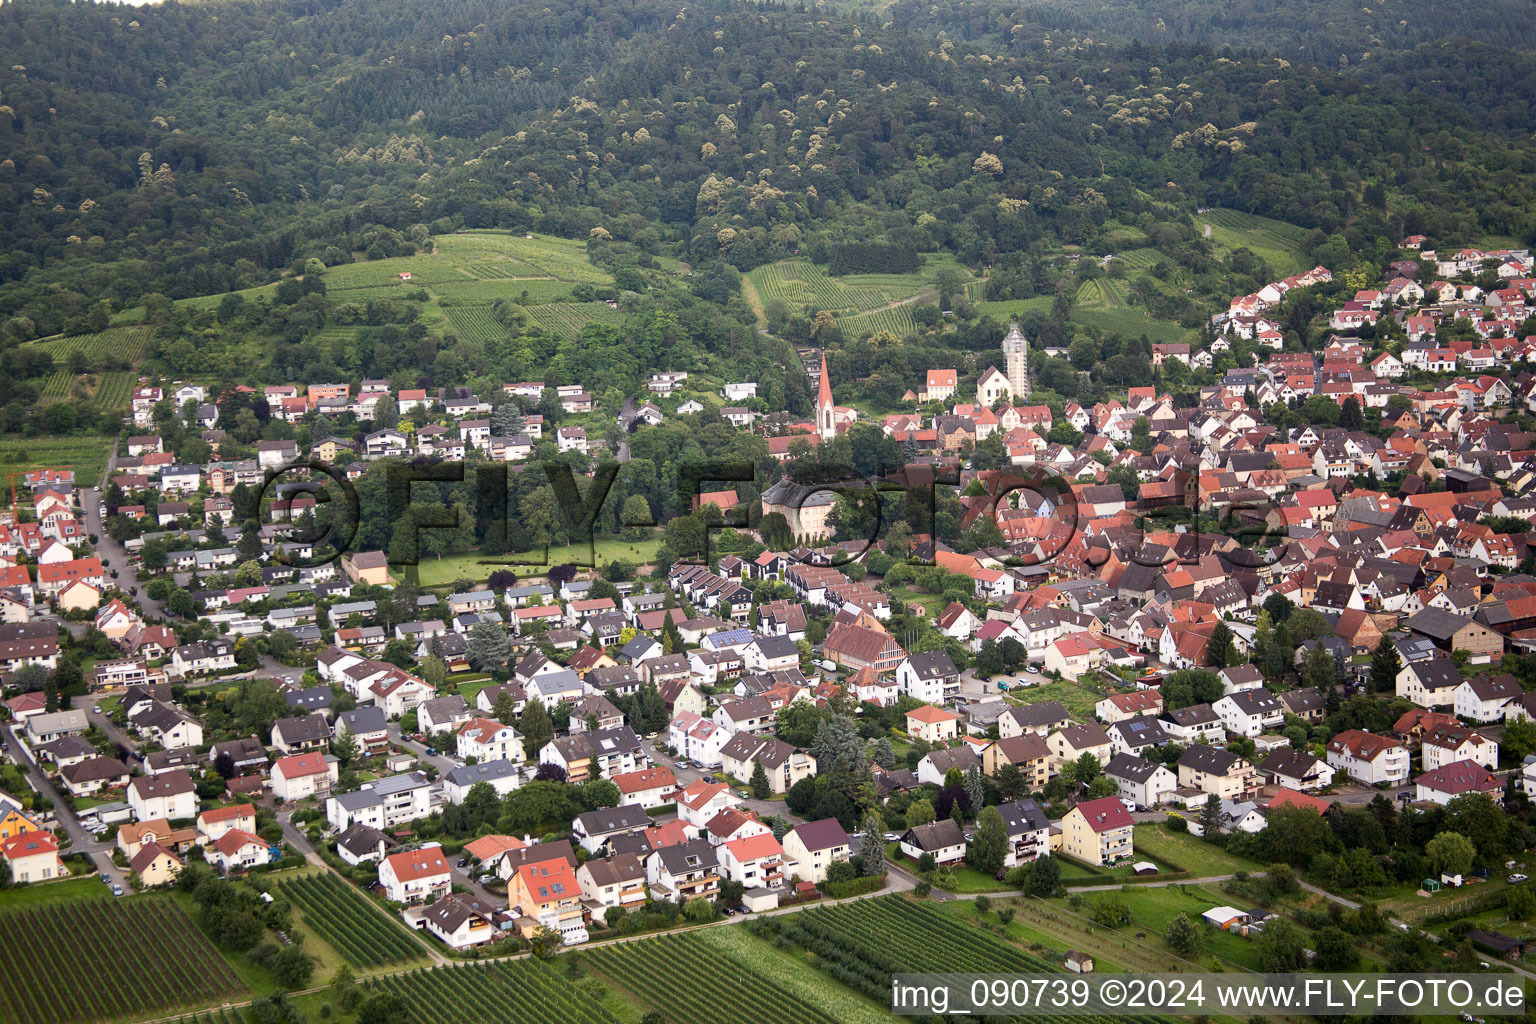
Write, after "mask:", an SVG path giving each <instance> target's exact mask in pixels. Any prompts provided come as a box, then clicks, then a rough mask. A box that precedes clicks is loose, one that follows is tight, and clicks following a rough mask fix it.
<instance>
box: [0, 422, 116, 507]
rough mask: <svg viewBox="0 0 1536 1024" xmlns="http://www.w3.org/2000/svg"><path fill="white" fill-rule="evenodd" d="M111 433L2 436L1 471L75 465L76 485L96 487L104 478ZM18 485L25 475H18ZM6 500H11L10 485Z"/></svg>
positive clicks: (63, 467)
mask: <svg viewBox="0 0 1536 1024" xmlns="http://www.w3.org/2000/svg"><path fill="white" fill-rule="evenodd" d="M112 444H113V439H112V438H110V437H98V436H85V437H32V438H26V437H5V438H0V474H3V475H4V476H6V477H7V478H9V477H10V476H11V474H20V473H26V472H30V471H32V470H35V469H73V470H74V471H75V486H77V487H92V486H95V484H96V483H97V482H99V481H100V480H101V475H102V472H103V471H104V470H105V469H106V468H107V456H108V454H110V452H111V449H112ZM15 483H16V485H17V487H20V486H21V477H20V476H17V477H16V478H15ZM4 498H5V500H7V501H8V500H10V489H9V487H7V488H6V493H5V495H4Z"/></svg>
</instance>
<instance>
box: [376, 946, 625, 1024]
mask: <svg viewBox="0 0 1536 1024" xmlns="http://www.w3.org/2000/svg"><path fill="white" fill-rule="evenodd" d="M366 988H367V991H368V992H369V993H374V992H393V993H396V994H397V995H399V996H401V997H402V998H403V999H404V1000H405V1003H406V1006H407V1008H408V1010H407V1012H408V1013H409V1017H408V1018H407V1019H408V1020H409V1021H410V1024H439V1022H441V1021H452V1022H453V1024H549V1022H551V1021H559V1022H560V1024H612V1020H613V1018H611V1017H610V1016H609V1015H608V1014H607V1013H606V1012H605V1011H604V1010H603V1008H602V1007H601V1006H599V1005H598V1004H597V1003H595V1002H594V1001H593V1000H591V999H590V998H588V997H587V996H586V995H585V994H584V993H582V992H581V991H580V990H578V989H577V988H576V987H575V986H574V985H572V984H571V983H570V982H568V981H566V980H565V979H564V978H562V977H560V976H559V975H558V974H557V973H555V970H554V969H553V968H551V967H549V966H548V965H547V964H545V963H544V962H543V961H542V960H538V959H534V958H528V959H524V960H501V961H497V962H495V963H492V964H487V965H484V966H481V965H475V966H465V967H437V968H432V969H429V970H419V971H410V972H407V973H405V974H394V975H389V976H388V977H383V978H376V979H374V980H372V981H369V982H367V984H366Z"/></svg>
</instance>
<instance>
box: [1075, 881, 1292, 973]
mask: <svg viewBox="0 0 1536 1024" xmlns="http://www.w3.org/2000/svg"><path fill="white" fill-rule="evenodd" d="M1084 895H1085V902H1084V903H1083V906H1082V908H1081V909H1080V910H1078V911H1073V910H1072V909H1071V907H1070V906H1068V904H1067V901H1066V900H1052V901H1050V902H1051V905H1052V906H1053V907H1054V908H1056V910H1057V911H1058V912H1059V913H1062V915H1063V916H1064V917H1067V918H1068V919H1069V920H1070V919H1071V917H1072V915H1074V914H1076V915H1077V916H1078V917H1080V918H1083V919H1087V918H1088V916H1089V913H1090V911H1091V910H1092V907H1093V900H1094V897H1095V895H1097V894H1094V893H1086V894H1084ZM1111 895H1113V896H1115V897H1117V898H1119V899H1121V900H1123V901H1124V902H1125V906H1126V909H1127V911H1128V912H1129V913H1130V918H1131V922H1130V924H1128V925H1125V926H1123V927H1121V928H1118V929H1115V931H1116V932H1118V933H1119V934H1122V935H1134V934H1136V933H1137V932H1142V933H1145V934H1146V935H1147V941H1148V942H1150V943H1152V944H1153V945H1161V944H1162V933H1163V930H1164V929H1165V928H1167V927H1168V922H1170V921H1172V920H1173V919H1174V918H1175V917H1177V916H1178V915H1179V914H1181V913H1183V914H1188V915H1189V918H1190V920H1191V921H1194V922H1195V923H1196V924H1198V925H1199V926H1200V927H1201V928H1202V929H1204V935H1205V953H1204V954H1202V955H1201V956H1199V957H1193V958H1191V959H1194V960H1195V961H1196V962H1197V963H1201V964H1209V963H1210V961H1211V958H1212V957H1219V958H1220V959H1221V960H1223V961H1226V962H1227V963H1228V964H1236V965H1238V966H1240V967H1245V968H1247V969H1249V970H1253V971H1257V970H1261V969H1262V967H1263V964H1262V962H1261V961H1260V959H1259V949H1258V942H1257V940H1256V939H1249V938H1244V937H1242V936H1240V935H1233V934H1231V933H1230V932H1223V931H1219V930H1217V929H1214V928H1210V927H1208V926H1206V925H1205V923H1204V922H1203V921H1201V919H1200V915H1201V914H1203V913H1205V912H1206V911H1207V910H1210V909H1211V908H1212V907H1220V906H1232V905H1233V897H1231V896H1228V895H1226V894H1224V893H1222V892H1220V891H1219V890H1218V889H1216V888H1215V887H1209V886H1203V885H1166V886H1159V887H1157V888H1147V887H1145V886H1143V887H1141V888H1137V887H1135V886H1131V887H1128V888H1126V889H1124V890H1123V891H1120V892H1116V893H1113V894H1111ZM1303 934H1305V931H1303Z"/></svg>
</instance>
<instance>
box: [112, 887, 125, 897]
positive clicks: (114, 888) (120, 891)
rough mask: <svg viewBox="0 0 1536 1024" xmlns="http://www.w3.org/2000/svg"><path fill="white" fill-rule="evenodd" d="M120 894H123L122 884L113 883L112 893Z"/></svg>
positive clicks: (114, 894)
mask: <svg viewBox="0 0 1536 1024" xmlns="http://www.w3.org/2000/svg"><path fill="white" fill-rule="evenodd" d="M122 894H123V887H122V886H120V885H114V886H113V887H112V895H113V896H121V895H122Z"/></svg>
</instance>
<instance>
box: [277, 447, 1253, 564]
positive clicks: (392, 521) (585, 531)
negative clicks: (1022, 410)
mask: <svg viewBox="0 0 1536 1024" xmlns="http://www.w3.org/2000/svg"><path fill="white" fill-rule="evenodd" d="M620 470H621V466H620V465H618V464H616V463H606V464H604V465H601V466H599V467H598V468H597V469H596V470H595V471H594V472H593V474H592V475H591V476H590V477H589V478H587V479H586V481H585V484H584V486H583V485H582V484H581V483H578V480H577V475H576V473H575V472H574V471H573V470H572V468H571V466H570V465H569V464H567V463H564V462H544V463H539V464H536V465H534V466H526V467H524V468H523V469H522V471H523V472H541V473H542V474H543V476H544V478H545V480H546V482H547V483H548V485H549V488H550V491H551V492H552V494H553V497H554V505H555V508H556V510H557V514H558V517H559V522H560V526H561V528H562V532H563V533H564V535H565V536H566V537H568V538H569V540H570V543H569V545H568V546H567V553H565V554H564V555H563V556H562V561H563V562H564V563H567V564H572V565H576V566H579V567H590V568H595V567H597V566H598V564H599V560H598V557H597V551H598V544H597V542H598V535H599V530H598V521H599V517H600V515H601V513H602V511H603V509H604V506H605V503H606V502H607V501H608V499H609V497H610V495H611V493H612V491H613V486H614V483H615V481H616V480H617V479H618V475H619V472H620ZM377 471H382V472H383V473H384V483H385V486H384V503H383V504H384V508H383V509H382V512H383V515H384V517H385V521H386V523H387V526H386V528H385V530H383V531H382V534H383V542H382V546H383V547H384V548H385V549H386V550H387V551H388V553H389V561H390V562H391V563H392V564H394V565H397V566H414V565H418V564H419V563H420V561H421V550H422V543H421V542H422V538H423V535H424V534H425V533H426V532H427V531H433V530H443V531H456V530H459V529H460V526H461V522H460V512H459V509H458V507H457V506H453V507H449V506H445V505H444V504H443V503H442V502H440V501H437V500H432V501H421V500H417V494H418V485H420V486H421V489H422V490H426V489H427V488H431V487H434V486H440V485H452V484H459V485H462V484H465V483H471V484H472V491H473V495H474V517H475V520H474V525H475V526H476V528H477V531H478V535H479V546H480V548H481V549H482V550H486V551H506V550H507V548H508V547H509V546H511V541H512V535H511V529H510V527H511V526H512V524H513V523H514V521H515V513H514V511H513V508H512V502H511V500H510V494H511V490H510V482H511V475H512V467H511V466H509V465H507V464H504V463H484V462H477V463H467V462H415V463H404V462H397V461H393V460H391V461H387V462H384V463H382V464H380V465H379V466H377V467H376V468H374V469H372V470H370V472H377ZM1207 471H1208V470H1207V468H1206V466H1205V464H1204V462H1201V463H1199V464H1198V466H1197V468H1196V469H1194V470H1192V471H1188V472H1185V471H1180V473H1179V474H1178V475H1177V477H1176V479H1177V481H1178V483H1179V486H1180V491H1181V497H1180V499H1179V500H1178V501H1177V502H1176V503H1173V504H1170V505H1165V506H1162V507H1157V508H1139V509H1137V510H1136V512H1135V514H1134V516H1133V518H1132V521H1131V524H1130V525H1128V526H1124V525H1123V524H1122V528H1121V531H1120V532H1121V534H1122V537H1123V536H1124V535H1125V534H1129V538H1130V542H1129V543H1128V544H1127V543H1125V541H1124V540H1123V539H1122V540H1121V541H1120V544H1121V547H1122V550H1126V549H1128V560H1129V561H1131V562H1134V563H1137V564H1143V565H1147V566H1151V567H1161V566H1165V565H1168V564H1170V563H1172V562H1179V563H1183V564H1192V563H1194V562H1197V561H1198V559H1199V552H1200V551H1201V550H1202V545H1201V543H1200V523H1201V518H1200V516H1199V515H1198V514H1193V513H1194V512H1195V509H1196V508H1197V507H1198V505H1199V502H1200V496H1201V494H1202V489H1201V482H1202V480H1201V474H1202V473H1204V472H1207ZM974 479H975V480H976V481H978V482H979V484H980V493H979V494H978V493H969V494H967V496H966V497H965V499H964V502H965V505H964V519H965V521H966V522H969V521H972V520H974V519H975V518H977V517H979V516H990V517H992V518H994V519H998V520H999V521H1003V520H1007V519H1010V518H1014V519H1031V520H1033V523H1032V526H1031V529H1030V530H1029V531H1028V536H1027V538H1019V537H1014V538H1012V539H1011V540H1010V543H1012V545H1013V548H1014V550H1015V552H1016V554H1015V556H1014V560H1013V561H1014V562H1015V563H1016V564H1017V565H1020V566H1026V567H1027V566H1040V565H1048V564H1051V563H1052V562H1054V561H1055V560H1056V559H1057V558H1058V557H1059V556H1060V555H1061V554H1062V553H1063V552H1064V551H1065V550H1067V549H1068V547H1069V546H1071V545H1072V544H1073V542H1074V541H1076V540H1077V539H1078V538H1079V537H1080V536H1081V535H1082V533H1083V530H1084V528H1085V527H1086V526H1087V524H1089V523H1091V522H1093V521H1094V520H1095V519H1097V518H1099V516H1100V513H1099V510H1098V509H1096V508H1095V507H1093V506H1092V505H1086V504H1084V502H1083V501H1082V500H1081V499H1080V498H1079V491H1080V490H1081V485H1079V486H1078V487H1074V486H1073V484H1072V483H1071V482H1069V481H1067V480H1066V479H1064V478H1063V477H1061V476H1060V475H1059V474H1057V473H1055V472H1053V471H1051V470H1049V469H1047V468H1044V467H1038V466H1037V467H1028V468H1021V469H1009V470H999V471H993V472H988V473H981V474H976V476H975V478H974ZM728 484H749V485H752V486H753V487H756V488H759V489H762V490H765V491H771V493H772V495H773V499H772V501H773V506H772V507H773V508H774V509H775V510H776V511H778V512H779V513H780V514H781V515H784V516H785V517H786V519H788V520H793V521H796V522H798V521H800V519H801V517H802V514H803V513H805V512H807V511H808V510H810V509H812V508H818V507H820V508H824V507H825V506H826V505H827V504H828V503H832V504H834V505H836V506H837V508H838V512H839V515H838V517H837V520H836V522H835V526H836V528H837V530H838V534H839V536H838V543H837V545H836V549H835V550H834V551H833V552H831V553H830V554H829V553H828V552H826V551H820V552H816V553H815V554H814V557H815V558H816V560H817V561H818V562H819V563H820V564H824V565H830V566H832V567H834V568H835V567H837V566H840V565H846V564H848V563H850V562H856V561H858V560H860V559H861V558H863V557H864V556H865V554H867V553H868V552H869V551H871V550H872V549H873V548H874V547H875V546H876V544H877V543H878V542H879V541H880V539H881V538H882V537H883V536H884V535H885V533H886V531H887V530H889V528H890V527H891V526H892V525H893V524H894V523H895V522H897V521H898V520H905V521H906V522H908V524H909V525H910V524H914V523H916V524H918V525H921V526H922V527H924V528H923V529H921V530H917V529H914V531H913V532H914V533H928V534H930V535H935V536H937V539H938V540H941V541H952V540H953V539H954V538H953V537H945V536H938V534H939V533H940V531H939V529H938V527H939V522H940V517H939V514H938V512H939V494H940V490H941V488H950V489H958V488H959V486H960V477H959V475H958V474H957V473H954V472H949V473H947V474H945V473H942V472H936V471H934V469H933V467H929V466H922V465H916V466H914V465H906V466H902V467H899V468H896V469H892V470H889V471H877V472H875V473H869V474H860V473H858V472H856V471H855V470H854V469H853V468H852V467H850V466H841V465H835V464H826V463H819V462H817V463H809V464H807V463H801V464H797V465H796V466H795V467H794V472H793V475H792V476H787V477H784V478H782V479H781V480H779V481H768V480H763V479H760V478H759V476H758V474H757V471H756V468H755V467H754V466H753V464H752V463H750V462H737V461H719V462H714V461H711V462H701V463H688V464H686V465H683V466H680V467H678V470H677V489H676V501H675V507H676V509H677V510H678V511H679V512H680V513H687V512H689V511H691V510H693V509H695V508H696V507H697V505H698V499H699V498H700V497H701V496H702V495H705V494H707V493H709V492H710V490H711V489H712V488H717V487H719V486H721V485H728ZM300 494H304V495H309V496H311V497H313V499H314V501H315V509H314V513H313V514H312V515H310V516H305V517H301V518H297V519H294V520H292V521H290V522H289V523H288V526H287V529H286V531H285V533H284V534H283V535H282V539H281V541H280V543H279V544H278V546H277V550H276V555H275V557H276V559H277V560H278V561H279V562H282V563H284V564H287V565H292V566H295V567H312V566H320V565H325V564H328V563H331V562H335V561H337V560H338V559H340V558H341V557H342V556H343V555H345V554H346V553H348V552H349V551H352V550H354V549H355V547H356V546H357V543H358V537H359V534H360V533H361V532H362V527H363V525H364V521H363V520H364V508H363V502H362V500H361V499H360V497H359V493H358V489H357V486H356V484H355V483H354V482H353V480H352V479H351V478H350V477H349V476H348V475H347V473H346V472H345V470H343V469H342V468H340V467H338V466H334V465H331V464H329V463H325V462H321V461H318V460H308V461H302V462H293V463H289V464H287V465H285V466H282V467H279V468H277V469H274V470H270V471H269V472H268V474H267V476H266V479H265V480H264V481H263V484H262V487H261V490H260V492H259V493H258V495H257V496H256V501H255V504H254V505H253V506H252V509H253V510H255V511H259V510H261V509H263V508H266V507H268V504H269V503H270V502H272V501H278V502H291V501H292V499H293V497H294V496H295V495H300ZM763 507H764V509H765V510H766V508H767V507H768V503H767V502H766V501H765V502H764V504H763ZM727 511H731V513H732V514H730V515H729V516H725V517H723V519H722V521H720V522H713V521H711V522H708V523H706V524H705V525H704V527H703V530H702V531H701V532H702V540H701V541H699V542H698V543H697V544H696V545H695V547H694V549H693V550H679V551H675V552H673V554H674V555H675V556H676V561H677V562H679V563H683V564H702V563H707V562H708V561H709V560H710V557H711V553H712V552H714V551H715V550H716V543H715V541H716V539H717V538H718V536H719V535H720V534H721V533H722V532H723V531H725V530H738V531H739V530H748V531H750V530H753V529H755V528H756V527H757V525H759V524H758V523H755V522H754V521H753V520H752V519H751V518H750V517H748V516H746V515H745V514H743V511H742V510H740V509H737V510H727ZM1263 511H1264V510H1263V508H1262V507H1260V506H1254V505H1251V504H1245V503H1238V504H1234V505H1228V506H1227V507H1226V508H1225V509H1224V511H1223V516H1222V519H1221V527H1222V532H1223V533H1227V534H1229V535H1233V536H1236V537H1237V538H1238V539H1239V546H1237V547H1236V548H1235V549H1234V550H1231V551H1226V552H1223V553H1222V556H1221V557H1222V559H1223V561H1224V562H1225V563H1228V568H1229V569H1233V570H1241V569H1256V568H1258V567H1259V566H1260V565H1261V564H1262V557H1261V556H1260V555H1259V554H1258V552H1257V551H1255V550H1254V549H1255V548H1256V547H1257V546H1258V545H1259V544H1260V543H1261V542H1262V541H1264V540H1267V539H1269V538H1270V537H1272V536H1273V532H1272V531H1270V530H1269V529H1268V528H1267V527H1266V526H1265V525H1263V520H1262V518H1258V519H1256V518H1255V516H1262V513H1263ZM251 514H254V512H252V513H251ZM374 514H377V510H375V511H374ZM1245 514H1246V515H1245ZM825 519H826V517H825V515H823V517H822V520H823V521H824V520H825ZM1162 523H1166V524H1168V525H1170V526H1174V527H1175V528H1176V529H1177V530H1178V531H1179V532H1181V533H1182V534H1183V535H1184V536H1185V537H1186V538H1188V540H1187V541H1186V542H1185V543H1183V544H1181V545H1179V549H1180V550H1178V551H1175V550H1172V549H1170V548H1169V547H1168V546H1167V545H1161V544H1159V545H1151V546H1148V545H1147V544H1146V543H1145V535H1146V534H1145V531H1144V529H1143V528H1142V527H1141V526H1138V524H1144V527H1145V529H1155V528H1156V527H1157V526H1158V525H1159V524H1162ZM658 525H660V524H658V523H657V522H655V521H654V520H651V519H647V520H645V521H639V522H630V521H624V522H622V523H620V524H619V526H620V527H621V528H624V529H636V528H638V529H654V528H655V527H657V526H658ZM368 533H369V535H370V537H372V538H374V542H375V543H377V542H378V541H377V538H378V537H379V535H380V531H373V530H370V531H368ZM777 539H780V538H775V537H767V536H765V537H764V538H763V541H764V543H770V542H771V541H773V540H777ZM817 539H825V533H824V534H823V535H822V536H821V537H819V538H817ZM783 546H785V547H790V548H798V547H799V546H800V545H798V544H796V543H790V544H786V545H783ZM932 550H934V548H928V551H929V552H931V551H932ZM1108 552H1109V548H1108V547H1107V546H1104V545H1100V544H1089V545H1086V546H1085V547H1084V549H1083V555H1082V558H1083V561H1084V563H1085V565H1086V567H1088V568H1089V569H1092V568H1094V567H1096V566H1098V565H1102V564H1104V562H1105V560H1106V558H1107V557H1108ZM785 553H786V554H789V552H785ZM792 557H793V556H792ZM800 557H802V558H806V559H809V558H811V557H813V556H812V555H806V554H804V553H803V552H802V554H801V556H800ZM907 561H908V562H909V564H912V565H932V564H933V559H932V557H931V554H929V555H928V557H924V555H922V554H914V555H912V556H910V557H909V558H908V559H907ZM478 562H479V564H481V565H485V566H487V567H494V566H509V567H510V566H539V567H547V566H549V565H550V562H549V544H548V543H543V544H539V545H537V546H535V547H533V548H532V549H530V550H526V551H522V552H509V553H506V554H496V555H487V556H485V557H482V558H480V559H478Z"/></svg>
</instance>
